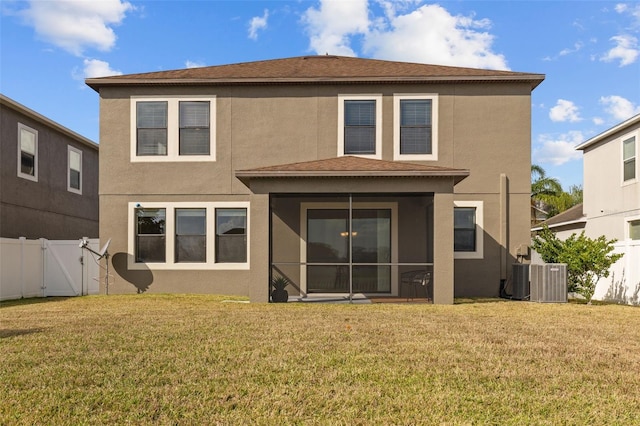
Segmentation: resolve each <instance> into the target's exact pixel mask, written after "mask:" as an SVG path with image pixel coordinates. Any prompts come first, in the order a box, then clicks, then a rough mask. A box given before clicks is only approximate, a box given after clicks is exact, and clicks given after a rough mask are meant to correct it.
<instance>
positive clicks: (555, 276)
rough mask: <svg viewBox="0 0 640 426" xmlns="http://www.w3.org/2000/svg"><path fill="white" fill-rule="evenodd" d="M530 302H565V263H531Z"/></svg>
mask: <svg viewBox="0 0 640 426" xmlns="http://www.w3.org/2000/svg"><path fill="white" fill-rule="evenodd" d="M530 274H531V284H530V286H531V287H530V290H531V298H530V300H531V301H532V302H556V303H566V302H567V296H568V294H567V293H568V292H567V265H566V264H564V263H545V264H543V265H535V264H532V265H531V269H530Z"/></svg>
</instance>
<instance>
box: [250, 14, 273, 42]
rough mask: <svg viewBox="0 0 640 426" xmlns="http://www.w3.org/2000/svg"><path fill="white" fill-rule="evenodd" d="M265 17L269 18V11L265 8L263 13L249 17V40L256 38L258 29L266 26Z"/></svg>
mask: <svg viewBox="0 0 640 426" xmlns="http://www.w3.org/2000/svg"><path fill="white" fill-rule="evenodd" d="M267 19H269V11H268V10H267V9H265V10H264V15H262V16H254V17H253V18H251V21H249V38H250V39H251V40H257V39H258V30H264V29H265V28H267Z"/></svg>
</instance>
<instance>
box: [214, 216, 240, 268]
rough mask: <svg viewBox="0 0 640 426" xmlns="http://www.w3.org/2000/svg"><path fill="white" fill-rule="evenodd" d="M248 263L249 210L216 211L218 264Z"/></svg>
mask: <svg viewBox="0 0 640 426" xmlns="http://www.w3.org/2000/svg"><path fill="white" fill-rule="evenodd" d="M246 261H247V209H216V262H217V263H244V262H246Z"/></svg>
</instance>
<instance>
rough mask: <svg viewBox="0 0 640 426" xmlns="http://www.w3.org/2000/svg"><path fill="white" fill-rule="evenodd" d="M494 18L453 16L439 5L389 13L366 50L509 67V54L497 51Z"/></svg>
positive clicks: (437, 61)
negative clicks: (390, 14) (491, 27)
mask: <svg viewBox="0 0 640 426" xmlns="http://www.w3.org/2000/svg"><path fill="white" fill-rule="evenodd" d="M490 26H491V22H490V21H488V20H486V19H480V20H476V19H474V18H473V17H468V16H460V15H458V16H453V15H451V14H450V13H449V12H448V11H447V10H446V9H444V8H443V7H441V6H439V5H435V4H433V5H424V6H422V7H420V8H418V9H416V10H414V11H412V12H410V13H407V14H404V15H394V16H390V17H388V25H384V26H382V27H381V26H378V27H377V28H376V29H374V30H373V31H372V32H371V34H369V35H368V36H367V37H366V40H365V50H366V51H368V52H371V53H373V54H374V55H375V56H378V57H384V58H387V59H393V60H404V61H412V62H428V63H435V64H441V65H454V66H466V67H474V68H492V69H508V67H507V63H506V60H505V57H504V56H503V55H499V54H496V53H493V52H492V51H491V45H492V44H493V40H494V36H492V35H491V34H489V33H488V32H487V31H486V30H487V29H489V28H490Z"/></svg>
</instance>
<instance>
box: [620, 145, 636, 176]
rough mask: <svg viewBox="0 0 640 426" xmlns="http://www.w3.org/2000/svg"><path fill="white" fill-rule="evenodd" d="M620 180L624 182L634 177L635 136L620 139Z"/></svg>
mask: <svg viewBox="0 0 640 426" xmlns="http://www.w3.org/2000/svg"><path fill="white" fill-rule="evenodd" d="M622 170H623V171H622V175H623V177H622V180H623V181H624V182H626V181H629V180H633V179H635V178H636V137H635V136H632V137H630V138H629V139H625V140H623V141H622Z"/></svg>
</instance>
